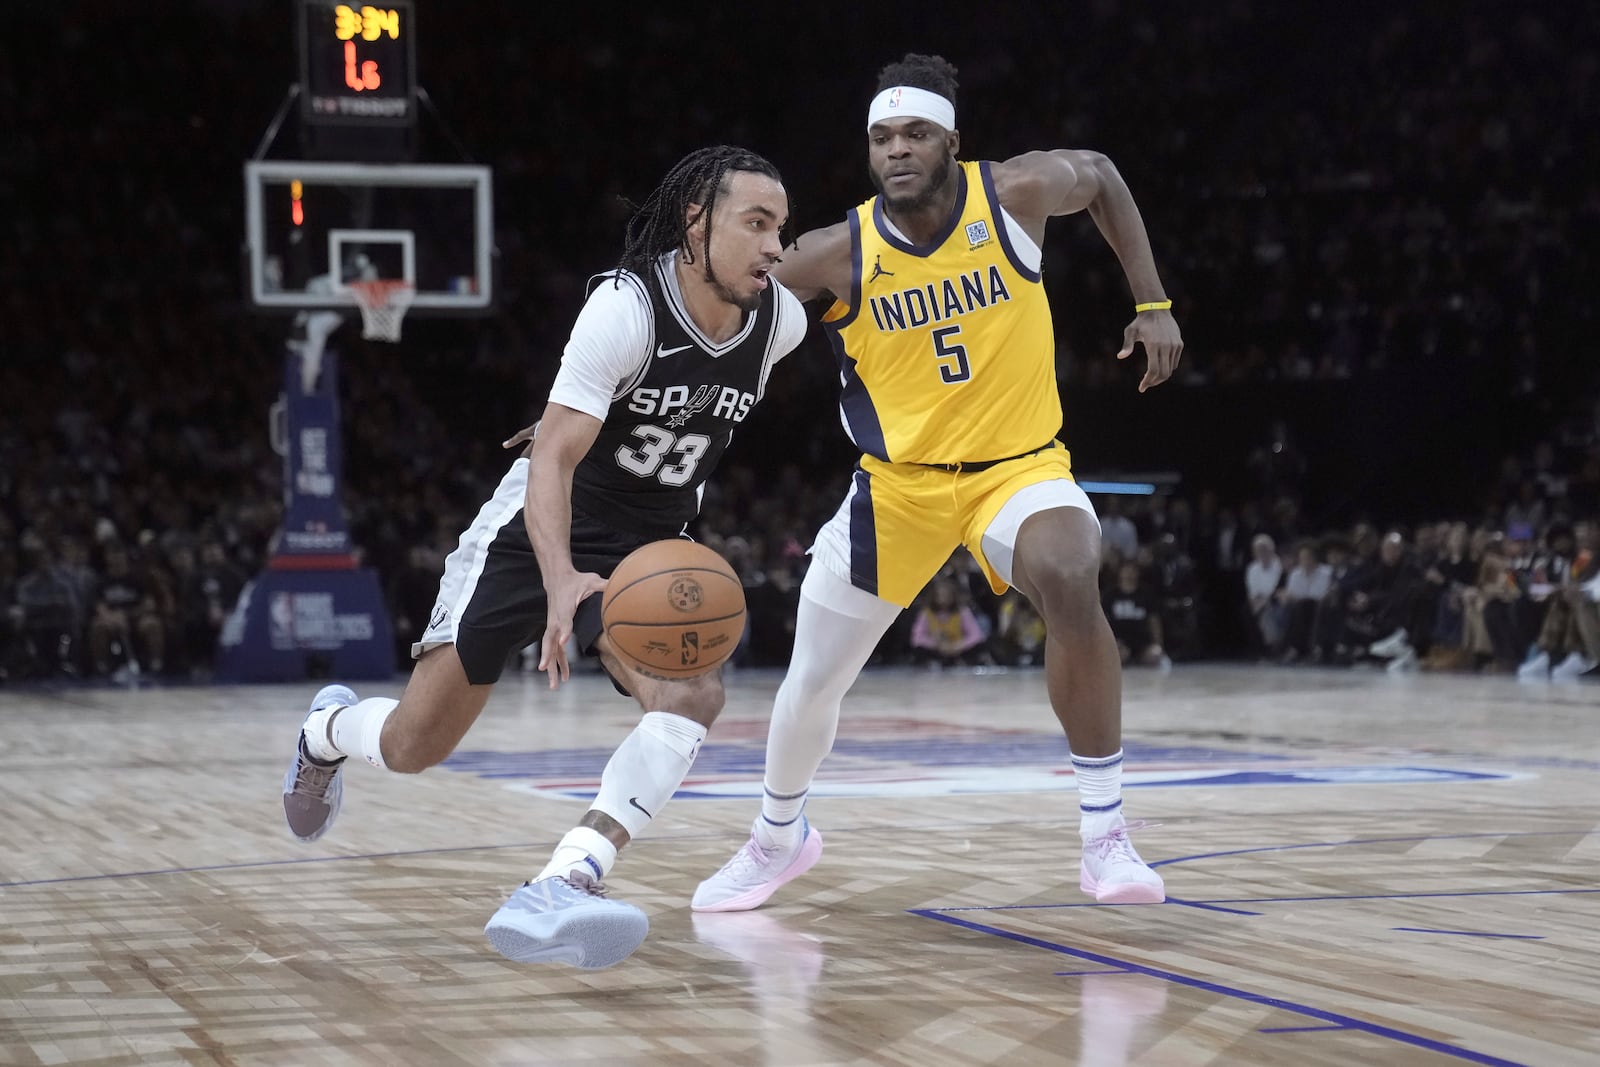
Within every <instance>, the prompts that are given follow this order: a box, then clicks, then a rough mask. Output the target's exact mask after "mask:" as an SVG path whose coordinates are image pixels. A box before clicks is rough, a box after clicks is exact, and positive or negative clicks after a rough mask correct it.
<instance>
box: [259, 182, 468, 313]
mask: <svg viewBox="0 0 1600 1067" xmlns="http://www.w3.org/2000/svg"><path fill="white" fill-rule="evenodd" d="M491 180H492V172H491V171H490V169H489V168H488V167H481V166H470V165H444V164H431V163H325V162H312V161H301V160H259V161H252V162H248V163H246V164H245V168H244V186H245V255H246V257H247V260H248V262H247V266H246V271H247V274H248V289H249V297H250V301H251V303H252V304H253V305H255V307H257V308H259V309H261V310H266V311H294V310H302V309H310V308H346V307H352V308H353V307H355V305H356V301H355V298H354V296H353V295H352V294H351V292H350V289H349V287H348V283H349V282H351V281H356V280H360V279H367V280H372V279H378V278H392V279H399V280H402V281H406V282H409V283H411V284H412V285H414V286H415V287H416V296H415V298H414V299H413V301H412V303H411V314H418V313H422V314H429V313H432V314H451V313H455V314H473V313H483V312H486V311H488V310H489V308H490V307H491V305H492V303H493V299H494V198H493V190H492V186H491Z"/></svg>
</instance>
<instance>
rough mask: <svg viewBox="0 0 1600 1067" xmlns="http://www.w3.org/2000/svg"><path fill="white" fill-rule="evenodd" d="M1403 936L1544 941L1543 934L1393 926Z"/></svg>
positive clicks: (1392, 928)
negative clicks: (1448, 936) (1439, 935)
mask: <svg viewBox="0 0 1600 1067" xmlns="http://www.w3.org/2000/svg"><path fill="white" fill-rule="evenodd" d="M1389 929H1391V930H1398V931H1400V932H1401V933H1403V934H1454V935H1455V936H1457V937H1503V938H1507V939H1509V940H1512V941H1543V940H1544V935H1543V934H1486V933H1479V932H1478V931H1476V930H1425V929H1423V928H1422V927H1420V926H1391V927H1389Z"/></svg>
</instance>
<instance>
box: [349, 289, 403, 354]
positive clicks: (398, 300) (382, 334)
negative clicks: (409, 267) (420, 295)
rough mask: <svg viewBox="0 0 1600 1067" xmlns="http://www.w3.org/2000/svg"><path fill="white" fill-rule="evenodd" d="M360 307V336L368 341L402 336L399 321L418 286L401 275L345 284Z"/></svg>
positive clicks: (386, 339)
mask: <svg viewBox="0 0 1600 1067" xmlns="http://www.w3.org/2000/svg"><path fill="white" fill-rule="evenodd" d="M346 287H347V288H348V289H349V290H350V293H351V295H353V296H354V297H355V298H356V306H357V307H359V308H360V309H361V336H362V337H364V338H366V339H367V340H368V341H398V340H400V323H401V321H402V320H403V319H404V318H405V317H406V309H407V308H409V307H410V306H411V300H412V298H413V297H415V296H416V295H417V287H416V286H415V285H412V284H411V283H410V282H407V281H401V280H399V279H398V278H377V279H373V280H371V281H353V282H350V283H348V284H347V286H346Z"/></svg>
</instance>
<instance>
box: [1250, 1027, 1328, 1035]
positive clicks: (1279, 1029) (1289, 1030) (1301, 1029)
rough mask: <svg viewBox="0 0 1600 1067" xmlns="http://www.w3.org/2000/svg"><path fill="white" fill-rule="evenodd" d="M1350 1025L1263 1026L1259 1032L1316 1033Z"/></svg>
mask: <svg viewBox="0 0 1600 1067" xmlns="http://www.w3.org/2000/svg"><path fill="white" fill-rule="evenodd" d="M1348 1029H1350V1028H1349V1027H1348V1026H1263V1027H1261V1028H1260V1029H1259V1030H1257V1031H1256V1033H1258V1034H1314V1033H1317V1032H1319V1031H1322V1030H1348Z"/></svg>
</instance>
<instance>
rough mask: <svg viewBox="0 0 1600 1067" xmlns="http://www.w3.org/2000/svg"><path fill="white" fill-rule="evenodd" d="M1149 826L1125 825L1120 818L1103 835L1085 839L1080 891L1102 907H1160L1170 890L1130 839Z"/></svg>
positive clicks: (1139, 824)
mask: <svg viewBox="0 0 1600 1067" xmlns="http://www.w3.org/2000/svg"><path fill="white" fill-rule="evenodd" d="M1146 825H1147V824H1146V823H1143V822H1135V823H1127V822H1124V821H1123V819H1122V816H1120V815H1118V816H1117V821H1116V823H1115V824H1114V825H1113V826H1112V827H1111V829H1110V830H1109V831H1107V832H1106V833H1105V834H1104V835H1103V836H1100V837H1092V838H1088V837H1086V838H1084V841H1083V866H1082V876H1081V877H1080V878H1079V881H1078V886H1079V888H1081V889H1082V890H1083V891H1084V892H1085V893H1088V894H1089V895H1090V896H1092V897H1094V899H1096V900H1098V901H1099V902H1100V903H1102V904H1160V903H1161V902H1162V901H1164V900H1166V899H1167V887H1166V884H1165V883H1163V882H1162V881H1161V876H1160V875H1159V874H1157V873H1156V872H1155V871H1153V870H1151V869H1150V865H1149V864H1147V863H1146V862H1145V861H1144V860H1142V859H1140V858H1139V853H1138V852H1136V851H1134V848H1133V842H1132V841H1130V840H1128V832H1129V831H1130V830H1139V829H1143V828H1144V827H1145V826H1146Z"/></svg>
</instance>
